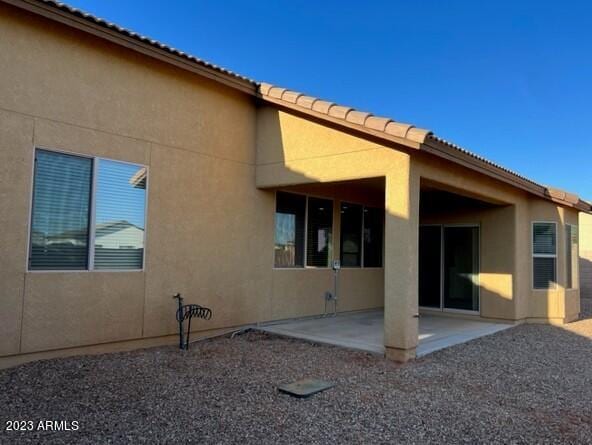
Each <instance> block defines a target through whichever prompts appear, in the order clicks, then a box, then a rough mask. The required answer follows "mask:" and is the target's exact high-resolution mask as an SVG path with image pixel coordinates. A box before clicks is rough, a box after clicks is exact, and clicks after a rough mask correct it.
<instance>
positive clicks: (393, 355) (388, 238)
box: [384, 160, 419, 362]
mask: <svg viewBox="0 0 592 445" xmlns="http://www.w3.org/2000/svg"><path fill="white" fill-rule="evenodd" d="M401 167H402V166H401ZM404 167H405V168H400V167H399V168H397V170H396V171H393V172H392V173H389V174H388V175H387V176H386V186H385V187H386V188H385V242H384V280H385V283H384V346H385V352H386V356H387V358H389V359H391V360H395V361H398V362H406V361H407V360H410V359H413V358H415V350H416V347H417V343H418V318H417V314H418V262H419V259H418V258H419V257H418V249H419V175H418V174H417V173H416V172H415V171H414V170H415V169H414V168H412V167H413V165H412V164H411V163H410V162H409V160H408V161H407V163H406V165H405V166H404Z"/></svg>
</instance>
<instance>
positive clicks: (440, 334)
mask: <svg viewBox="0 0 592 445" xmlns="http://www.w3.org/2000/svg"><path fill="white" fill-rule="evenodd" d="M512 326H513V325H512V324H505V323H491V322H486V321H481V320H472V319H463V318H458V317H455V318H452V317H447V316H442V315H431V314H421V315H420V317H419V344H418V346H417V356H418V357H421V356H424V355H426V354H429V353H431V352H434V351H438V350H440V349H444V348H448V347H450V346H454V345H457V344H460V343H465V342H467V341H470V340H474V339H476V338H479V337H483V336H485V335H490V334H493V333H495V332H499V331H502V330H504V329H508V328H510V327H512ZM259 329H260V330H262V331H265V332H269V333H273V334H278V335H283V336H286V337H293V338H299V339H303V340H308V341H312V342H315V343H322V344H329V345H335V346H341V347H345V348H349V349H356V350H360V351H367V352H372V353H376V354H384V353H385V349H384V312H383V311H382V310H372V311H356V312H347V313H340V314H338V315H337V316H328V317H314V318H305V319H297V320H286V321H280V322H274V323H268V324H264V325H260V326H259Z"/></svg>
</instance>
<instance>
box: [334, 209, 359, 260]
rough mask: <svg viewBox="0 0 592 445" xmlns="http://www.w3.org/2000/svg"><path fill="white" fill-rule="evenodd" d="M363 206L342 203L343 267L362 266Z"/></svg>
mask: <svg viewBox="0 0 592 445" xmlns="http://www.w3.org/2000/svg"><path fill="white" fill-rule="evenodd" d="M362 214H363V212H362V206H361V205H356V204H348V203H345V202H342V203H341V249H340V251H341V265H342V266H343V267H360V266H361V265H362Z"/></svg>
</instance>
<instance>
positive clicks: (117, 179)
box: [94, 159, 146, 269]
mask: <svg viewBox="0 0 592 445" xmlns="http://www.w3.org/2000/svg"><path fill="white" fill-rule="evenodd" d="M145 205H146V168H145V167H140V166H138V165H134V164H127V163H123V162H116V161H110V160H106V159H100V160H98V167H97V183H96V211H95V215H96V216H95V220H96V223H95V258H94V264H95V269H141V268H142V264H143V256H144V227H145V221H144V208H145Z"/></svg>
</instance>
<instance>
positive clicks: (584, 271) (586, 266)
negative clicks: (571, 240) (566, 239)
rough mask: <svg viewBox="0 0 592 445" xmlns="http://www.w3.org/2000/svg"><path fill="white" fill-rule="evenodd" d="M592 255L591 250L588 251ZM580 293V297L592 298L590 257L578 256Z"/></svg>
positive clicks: (591, 263)
mask: <svg viewBox="0 0 592 445" xmlns="http://www.w3.org/2000/svg"><path fill="white" fill-rule="evenodd" d="M588 254H589V255H590V257H592V252H588ZM580 293H581V298H592V259H589V258H588V257H584V256H580Z"/></svg>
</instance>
